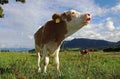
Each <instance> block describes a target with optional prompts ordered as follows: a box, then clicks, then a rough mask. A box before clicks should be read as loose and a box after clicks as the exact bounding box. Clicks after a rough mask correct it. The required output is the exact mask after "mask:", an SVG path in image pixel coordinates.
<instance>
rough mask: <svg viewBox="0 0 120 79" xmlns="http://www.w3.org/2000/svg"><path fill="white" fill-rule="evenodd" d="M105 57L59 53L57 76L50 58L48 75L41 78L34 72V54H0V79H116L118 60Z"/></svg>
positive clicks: (105, 54)
mask: <svg viewBox="0 0 120 79" xmlns="http://www.w3.org/2000/svg"><path fill="white" fill-rule="evenodd" d="M107 54H108V53H103V52H95V53H90V55H85V56H81V55H80V54H78V53H77V52H60V70H61V76H59V75H58V74H57V73H56V71H55V68H54V67H55V65H54V64H53V58H50V64H49V65H48V73H47V74H43V73H38V72H37V56H36V54H29V53H15V52H11V53H9V52H8V53H0V79H120V58H119V57H111V56H107ZM113 54H114V52H111V53H109V55H113ZM115 54H117V55H120V52H116V53H115ZM42 66H43V65H42Z"/></svg>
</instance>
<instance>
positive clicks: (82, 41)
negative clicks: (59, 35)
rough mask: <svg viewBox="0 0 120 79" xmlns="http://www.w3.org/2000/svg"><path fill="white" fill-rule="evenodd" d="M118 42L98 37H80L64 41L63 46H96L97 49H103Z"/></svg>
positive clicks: (82, 47)
mask: <svg viewBox="0 0 120 79" xmlns="http://www.w3.org/2000/svg"><path fill="white" fill-rule="evenodd" d="M114 44H116V42H109V41H105V40H96V39H87V38H79V39H73V40H71V41H64V43H63V45H62V48H81V49H85V48H95V49H103V48H106V47H109V46H111V45H114Z"/></svg>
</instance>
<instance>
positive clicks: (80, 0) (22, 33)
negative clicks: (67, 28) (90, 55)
mask: <svg viewBox="0 0 120 79" xmlns="http://www.w3.org/2000/svg"><path fill="white" fill-rule="evenodd" d="M2 7H3V8H4V13H5V17H4V18H1V19H0V48H9V47H17V48H19V47H27V48H33V47H34V38H33V35H34V33H35V32H36V31H37V29H38V28H39V27H40V26H42V25H43V24H44V23H45V22H46V21H47V20H49V19H51V16H52V14H54V13H62V12H64V11H66V10H70V9H75V10H77V11H80V12H82V13H90V14H91V15H92V20H91V23H90V24H89V25H87V26H85V27H83V28H82V29H80V30H79V31H78V32H76V33H75V34H73V35H72V36H70V37H68V38H67V39H66V40H70V39H73V38H90V39H102V40H108V41H112V42H117V41H120V16H119V15H120V0H38V1H36V0H27V2H26V3H25V4H22V3H19V2H18V3H16V2H15V0H10V2H9V4H6V5H2Z"/></svg>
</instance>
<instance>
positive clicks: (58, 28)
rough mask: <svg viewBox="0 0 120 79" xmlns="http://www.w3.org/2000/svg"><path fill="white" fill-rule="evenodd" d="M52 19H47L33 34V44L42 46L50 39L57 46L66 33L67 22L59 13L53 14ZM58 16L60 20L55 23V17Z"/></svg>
mask: <svg viewBox="0 0 120 79" xmlns="http://www.w3.org/2000/svg"><path fill="white" fill-rule="evenodd" d="M52 18H53V20H50V21H48V22H47V23H46V24H45V25H44V26H43V27H41V28H40V29H39V30H38V31H37V32H36V33H35V35H34V38H35V44H37V45H38V46H40V47H41V46H42V45H44V44H46V43H48V42H50V41H54V42H56V43H57V45H58V46H59V45H60V44H61V42H62V41H63V40H64V38H65V34H67V24H66V22H65V21H64V20H63V17H62V16H61V14H54V15H53V16H52ZM56 18H59V19H60V22H59V23H56V22H55V19H56Z"/></svg>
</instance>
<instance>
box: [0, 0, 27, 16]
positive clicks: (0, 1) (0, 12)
mask: <svg viewBox="0 0 120 79" xmlns="http://www.w3.org/2000/svg"><path fill="white" fill-rule="evenodd" d="M16 2H22V3H25V2H26V0H16ZM8 3H9V0H0V18H3V17H4V13H3V9H2V7H1V5H4V4H8Z"/></svg>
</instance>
